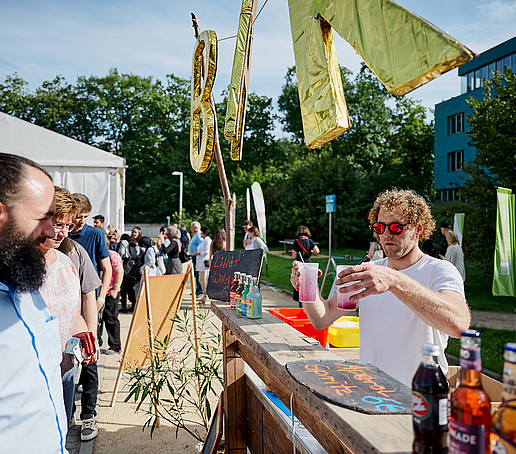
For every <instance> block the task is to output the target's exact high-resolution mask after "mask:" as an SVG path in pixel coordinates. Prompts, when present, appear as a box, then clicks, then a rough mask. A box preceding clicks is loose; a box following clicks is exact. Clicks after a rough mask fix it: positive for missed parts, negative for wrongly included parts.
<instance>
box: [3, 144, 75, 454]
mask: <svg viewBox="0 0 516 454" xmlns="http://www.w3.org/2000/svg"><path fill="white" fill-rule="evenodd" d="M0 167H1V168H2V172H0V352H1V358H2V363H3V367H2V371H1V372H0V440H1V442H2V444H1V451H2V452H16V453H34V452H45V453H67V452H68V451H67V450H66V447H65V444H66V432H67V429H68V428H67V425H66V415H65V409H64V403H63V387H62V385H61V367H60V362H61V341H60V335H59V321H58V319H57V318H56V317H54V316H51V314H50V312H49V310H48V308H47V305H46V304H45V302H44V301H43V298H42V296H41V294H40V293H39V291H38V289H39V288H40V287H41V285H42V284H43V282H44V279H45V275H46V267H45V262H44V260H43V252H42V251H41V250H40V249H39V248H38V247H37V246H38V245H39V244H41V243H43V242H44V241H45V240H46V239H47V238H53V237H54V236H55V231H54V227H53V225H52V216H53V215H54V210H55V200H54V185H53V183H52V178H51V177H50V175H49V174H48V173H47V172H46V171H45V170H44V169H43V168H42V167H41V166H40V165H38V164H36V163H35V162H34V161H31V160H29V159H26V158H23V157H21V156H15V155H12V154H7V153H0Z"/></svg>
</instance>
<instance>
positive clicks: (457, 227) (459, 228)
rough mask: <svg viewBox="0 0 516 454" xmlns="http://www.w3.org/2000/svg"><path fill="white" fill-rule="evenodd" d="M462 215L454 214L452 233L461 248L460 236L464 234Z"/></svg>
mask: <svg viewBox="0 0 516 454" xmlns="http://www.w3.org/2000/svg"><path fill="white" fill-rule="evenodd" d="M464 216H465V214H464V213H455V216H454V218H453V231H454V232H455V233H456V234H457V236H458V237H459V244H460V247H462V235H463V234H464Z"/></svg>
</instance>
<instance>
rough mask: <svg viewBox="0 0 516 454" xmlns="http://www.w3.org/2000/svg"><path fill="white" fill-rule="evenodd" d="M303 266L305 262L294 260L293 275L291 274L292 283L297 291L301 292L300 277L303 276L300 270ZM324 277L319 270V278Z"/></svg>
mask: <svg viewBox="0 0 516 454" xmlns="http://www.w3.org/2000/svg"><path fill="white" fill-rule="evenodd" d="M302 266H303V262H299V261H298V260H294V261H293V262H292V273H290V283H291V284H292V287H294V289H295V290H299V276H301V272H300V271H299V270H300V268H301V267H302ZM321 276H322V270H320V269H319V270H317V277H318V278H319V277H321Z"/></svg>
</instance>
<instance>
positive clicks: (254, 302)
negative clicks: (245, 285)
mask: <svg viewBox="0 0 516 454" xmlns="http://www.w3.org/2000/svg"><path fill="white" fill-rule="evenodd" d="M257 280H258V278H256V277H253V283H252V285H251V290H249V293H248V294H247V318H253V319H255V318H262V294H261V293H260V287H258V284H257Z"/></svg>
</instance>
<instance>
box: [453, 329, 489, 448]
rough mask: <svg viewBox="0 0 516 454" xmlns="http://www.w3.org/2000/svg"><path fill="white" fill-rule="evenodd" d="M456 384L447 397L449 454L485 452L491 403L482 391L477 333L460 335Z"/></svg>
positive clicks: (467, 331) (469, 331) (473, 331)
mask: <svg viewBox="0 0 516 454" xmlns="http://www.w3.org/2000/svg"><path fill="white" fill-rule="evenodd" d="M460 367H461V370H460V384H459V385H458V386H457V388H456V389H455V391H454V392H453V393H452V394H451V397H450V453H451V454H459V453H465V452H467V453H474V454H475V453H489V434H490V432H491V403H490V402H489V397H488V395H487V394H486V392H485V391H484V390H483V388H482V382H481V372H480V371H481V370H482V360H481V359H480V333H479V332H478V331H475V330H473V329H468V330H466V331H463V332H462V337H461V340H460Z"/></svg>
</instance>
